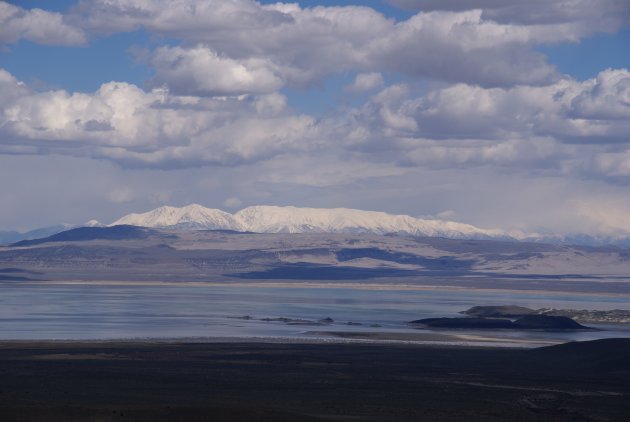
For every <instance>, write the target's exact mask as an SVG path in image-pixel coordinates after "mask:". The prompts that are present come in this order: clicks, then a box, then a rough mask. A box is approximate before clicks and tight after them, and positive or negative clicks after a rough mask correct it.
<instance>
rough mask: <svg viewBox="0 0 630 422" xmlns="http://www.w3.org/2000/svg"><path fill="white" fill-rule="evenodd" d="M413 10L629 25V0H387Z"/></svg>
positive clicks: (600, 26) (589, 25)
mask: <svg viewBox="0 0 630 422" xmlns="http://www.w3.org/2000/svg"><path fill="white" fill-rule="evenodd" d="M387 1H388V3H391V4H393V5H396V6H399V7H401V8H404V9H409V10H422V11H431V10H442V11H466V10H474V9H479V10H482V11H483V16H484V18H486V19H491V20H495V21H497V22H503V23H513V24H514V23H515V24H525V25H533V24H559V23H570V24H573V25H574V26H575V27H576V30H577V29H578V28H579V29H581V30H582V31H584V32H586V33H592V32H596V31H615V30H616V29H618V28H619V27H620V26H622V25H624V24H627V23H628V19H629V18H630V3H628V2H627V1H626V0H554V1H549V0H528V1H526V2H524V1H519V0H471V1H468V0H467V1H462V0H387Z"/></svg>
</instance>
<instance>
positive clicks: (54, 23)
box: [0, 1, 86, 45]
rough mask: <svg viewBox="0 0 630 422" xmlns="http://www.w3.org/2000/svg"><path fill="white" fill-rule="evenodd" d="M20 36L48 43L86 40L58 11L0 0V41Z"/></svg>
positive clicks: (76, 42)
mask: <svg viewBox="0 0 630 422" xmlns="http://www.w3.org/2000/svg"><path fill="white" fill-rule="evenodd" d="M20 39H25V40H29V41H33V42H36V43H39V44H48V45H80V44H84V43H85V42H86V36H85V34H84V33H83V31H82V30H81V29H79V28H77V27H74V26H71V25H69V24H68V23H67V22H65V20H64V17H63V16H62V15H61V14H59V13H53V12H47V11H45V10H42V9H30V10H27V9H23V8H21V7H18V6H15V5H12V4H9V3H6V2H4V1H0V44H9V43H13V42H16V41H18V40H20Z"/></svg>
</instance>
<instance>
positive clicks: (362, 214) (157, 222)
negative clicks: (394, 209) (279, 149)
mask: <svg viewBox="0 0 630 422" xmlns="http://www.w3.org/2000/svg"><path fill="white" fill-rule="evenodd" d="M121 224H128V225H133V226H142V227H153V228H177V229H185V230H234V231H240V232H255V233H373V234H406V235H411V236H429V237H447V238H453V239H522V238H524V237H525V236H526V235H524V234H523V233H519V232H514V233H506V232H503V231H501V230H487V229H480V228H478V227H475V226H471V225H469V224H462V223H456V222H452V221H442V220H429V219H421V218H414V217H410V216H408V215H391V214H387V213H384V212H377V211H361V210H355V209H347V208H332V209H325V208H298V207H278V206H253V207H248V208H244V209H242V210H240V211H238V212H236V213H234V214H230V213H227V212H225V211H221V210H218V209H211V208H206V207H203V206H201V205H197V204H191V205H188V206H185V207H182V208H176V207H169V206H164V207H160V208H156V209H154V210H152V211H149V212H146V213H142V214H129V215H126V216H124V217H122V218H120V219H118V220H116V221H115V222H113V223H112V224H110V226H114V225H121Z"/></svg>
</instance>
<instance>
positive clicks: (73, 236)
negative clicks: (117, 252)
mask: <svg viewBox="0 0 630 422" xmlns="http://www.w3.org/2000/svg"><path fill="white" fill-rule="evenodd" d="M155 233H156V231H155V230H152V229H148V228H144V227H136V226H127V225H121V226H113V227H79V228H76V229H71V230H66V231H64V232H61V233H57V234H54V235H52V236H48V237H44V238H42V239H33V240H22V241H21V242H17V243H14V244H12V245H11V246H34V245H40V244H42V243H48V242H81V241H88V240H97V239H101V240H129V239H146V238H147V237H149V236H150V235H152V234H155Z"/></svg>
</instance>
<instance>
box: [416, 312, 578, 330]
mask: <svg viewBox="0 0 630 422" xmlns="http://www.w3.org/2000/svg"><path fill="white" fill-rule="evenodd" d="M411 324H420V325H424V326H426V327H430V328H468V329H473V330H474V329H486V328H511V329H514V330H540V329H542V330H588V329H589V328H588V327H585V326H583V325H581V324H578V323H577V322H575V321H573V320H572V319H571V318H567V317H556V316H547V315H527V316H524V317H523V318H520V319H518V320H516V321H514V322H512V321H510V320H509V319H501V318H468V317H457V318H425V319H418V320H415V321H411Z"/></svg>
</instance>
